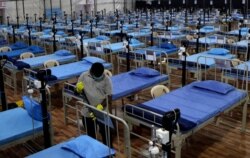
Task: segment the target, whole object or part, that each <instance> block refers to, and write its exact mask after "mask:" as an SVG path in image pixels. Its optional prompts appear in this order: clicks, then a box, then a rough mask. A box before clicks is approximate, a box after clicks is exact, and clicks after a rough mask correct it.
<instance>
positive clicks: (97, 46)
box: [88, 39, 145, 63]
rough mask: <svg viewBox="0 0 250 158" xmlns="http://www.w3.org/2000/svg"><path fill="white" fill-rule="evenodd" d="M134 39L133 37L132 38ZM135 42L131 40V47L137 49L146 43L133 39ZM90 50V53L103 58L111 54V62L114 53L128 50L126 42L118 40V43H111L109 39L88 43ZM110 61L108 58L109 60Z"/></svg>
mask: <svg viewBox="0 0 250 158" xmlns="http://www.w3.org/2000/svg"><path fill="white" fill-rule="evenodd" d="M131 41H132V39H131ZM133 41H134V42H130V44H129V45H130V48H132V49H135V48H141V47H144V46H145V44H144V43H142V42H140V41H138V40H136V39H133ZM88 51H89V53H90V55H96V56H100V57H101V58H104V59H106V58H108V56H110V62H111V63H112V62H113V58H112V56H113V54H117V53H119V52H125V51H126V46H125V44H124V42H118V43H110V42H108V41H103V42H98V43H92V42H90V43H89V44H88ZM107 61H108V60H107Z"/></svg>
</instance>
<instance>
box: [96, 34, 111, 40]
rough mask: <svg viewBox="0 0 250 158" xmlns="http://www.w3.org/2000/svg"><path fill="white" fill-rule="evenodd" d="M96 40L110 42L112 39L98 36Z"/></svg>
mask: <svg viewBox="0 0 250 158" xmlns="http://www.w3.org/2000/svg"><path fill="white" fill-rule="evenodd" d="M96 39H98V40H104V41H108V40H110V38H109V37H107V36H103V35H102V36H97V37H96Z"/></svg>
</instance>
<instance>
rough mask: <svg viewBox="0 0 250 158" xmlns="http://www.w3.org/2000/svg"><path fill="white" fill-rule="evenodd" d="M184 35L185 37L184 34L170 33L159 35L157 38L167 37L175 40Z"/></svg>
mask: <svg viewBox="0 0 250 158" xmlns="http://www.w3.org/2000/svg"><path fill="white" fill-rule="evenodd" d="M185 37H186V35H185V34H179V35H175V34H171V35H159V36H158V38H160V39H168V40H177V39H181V38H185Z"/></svg>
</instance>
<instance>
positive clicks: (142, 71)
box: [131, 67, 160, 77]
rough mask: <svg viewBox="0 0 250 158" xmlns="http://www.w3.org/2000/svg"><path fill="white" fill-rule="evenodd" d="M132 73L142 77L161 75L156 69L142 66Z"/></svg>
mask: <svg viewBox="0 0 250 158" xmlns="http://www.w3.org/2000/svg"><path fill="white" fill-rule="evenodd" d="M131 74H132V75H136V76H141V77H155V76H159V75H160V72H159V71H157V70H155V69H151V68H148V67H140V68H137V69H135V70H134V71H132V72H131Z"/></svg>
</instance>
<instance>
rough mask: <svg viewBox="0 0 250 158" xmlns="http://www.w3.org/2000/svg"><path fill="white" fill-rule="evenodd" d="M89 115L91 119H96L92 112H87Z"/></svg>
mask: <svg viewBox="0 0 250 158" xmlns="http://www.w3.org/2000/svg"><path fill="white" fill-rule="evenodd" d="M89 116H90V117H91V118H92V120H95V119H96V117H95V115H94V114H93V112H91V113H89Z"/></svg>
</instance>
